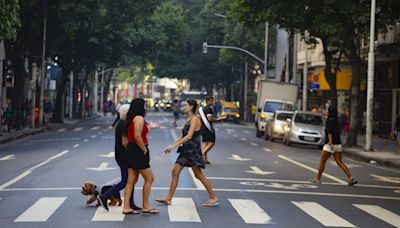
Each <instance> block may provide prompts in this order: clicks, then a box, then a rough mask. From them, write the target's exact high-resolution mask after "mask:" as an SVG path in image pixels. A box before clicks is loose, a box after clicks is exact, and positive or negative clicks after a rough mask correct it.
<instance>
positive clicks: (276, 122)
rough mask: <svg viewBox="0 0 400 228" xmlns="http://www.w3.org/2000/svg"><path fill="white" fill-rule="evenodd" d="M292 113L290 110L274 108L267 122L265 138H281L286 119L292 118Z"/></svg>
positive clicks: (286, 122) (286, 123) (272, 139)
mask: <svg viewBox="0 0 400 228" xmlns="http://www.w3.org/2000/svg"><path fill="white" fill-rule="evenodd" d="M293 114H294V112H292V111H284V110H276V111H275V113H274V115H273V116H272V119H271V120H269V121H268V122H267V126H266V130H265V140H268V139H269V140H271V141H274V140H275V139H283V136H284V134H285V127H287V125H288V121H287V120H288V119H292V117H293Z"/></svg>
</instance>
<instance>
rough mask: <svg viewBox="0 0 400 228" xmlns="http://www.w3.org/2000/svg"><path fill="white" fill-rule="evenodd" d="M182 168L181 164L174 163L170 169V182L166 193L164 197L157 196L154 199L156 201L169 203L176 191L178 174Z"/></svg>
mask: <svg viewBox="0 0 400 228" xmlns="http://www.w3.org/2000/svg"><path fill="white" fill-rule="evenodd" d="M182 169H183V166H181V165H179V164H177V163H175V166H174V168H173V169H172V179H171V183H170V185H169V191H168V195H167V197H165V198H157V199H156V201H157V202H159V203H164V204H167V205H171V203H172V198H173V197H174V193H175V191H176V187H177V186H178V182H179V175H180V174H181V171H182Z"/></svg>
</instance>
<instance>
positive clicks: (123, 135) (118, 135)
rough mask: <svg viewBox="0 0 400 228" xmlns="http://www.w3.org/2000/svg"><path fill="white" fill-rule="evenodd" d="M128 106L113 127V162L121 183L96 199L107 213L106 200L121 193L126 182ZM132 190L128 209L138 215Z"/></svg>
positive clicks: (121, 110)
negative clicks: (116, 166)
mask: <svg viewBox="0 0 400 228" xmlns="http://www.w3.org/2000/svg"><path fill="white" fill-rule="evenodd" d="M129 106H130V105H129V104H126V105H123V106H122V107H121V108H120V110H119V114H120V116H121V118H120V119H119V120H118V122H117V125H116V127H115V148H114V149H115V161H116V162H117V164H118V166H119V168H120V170H121V181H120V182H119V183H118V184H115V185H114V186H112V187H111V188H110V189H109V190H108V191H106V192H105V193H104V194H100V195H98V196H97V199H98V200H99V202H100V205H101V206H102V207H103V208H104V209H106V210H107V211H108V205H107V200H108V199H109V198H110V197H111V196H113V195H114V194H115V193H117V192H119V191H121V190H122V189H124V188H125V186H126V183H127V182H128V167H127V166H126V164H124V159H123V156H124V151H125V148H126V147H127V146H128V136H127V130H126V116H127V114H128V111H129ZM134 190H135V189H134V188H133V189H132V194H131V197H130V201H129V205H130V207H131V208H132V209H133V210H135V211H136V212H135V213H139V210H141V209H142V208H140V207H138V206H136V204H135V203H134V198H133V192H134Z"/></svg>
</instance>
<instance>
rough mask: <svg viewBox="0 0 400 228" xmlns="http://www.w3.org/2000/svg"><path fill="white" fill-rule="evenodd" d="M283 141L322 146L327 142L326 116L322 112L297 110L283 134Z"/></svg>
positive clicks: (286, 143) (289, 143)
mask: <svg viewBox="0 0 400 228" xmlns="http://www.w3.org/2000/svg"><path fill="white" fill-rule="evenodd" d="M283 143H284V144H285V145H287V146H291V145H292V144H294V143H298V144H306V145H315V146H318V147H319V148H322V147H323V146H324V143H325V118H324V116H323V115H322V114H321V113H316V112H304V111H296V112H295V113H294V115H293V118H292V119H291V120H289V119H288V125H287V127H286V129H285V133H284V136H283Z"/></svg>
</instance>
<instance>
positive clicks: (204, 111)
mask: <svg viewBox="0 0 400 228" xmlns="http://www.w3.org/2000/svg"><path fill="white" fill-rule="evenodd" d="M206 104H207V106H205V107H200V109H199V113H200V117H201V123H202V124H201V135H202V139H203V159H204V162H205V164H211V163H210V162H209V161H208V159H207V154H208V152H209V151H210V150H211V149H212V148H213V147H214V145H215V129H214V122H218V121H221V120H223V119H225V117H220V118H215V117H214V113H215V112H214V108H213V104H214V98H213V97H211V96H207V97H206Z"/></svg>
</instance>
